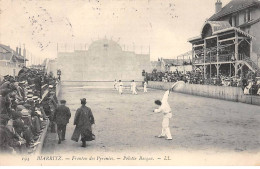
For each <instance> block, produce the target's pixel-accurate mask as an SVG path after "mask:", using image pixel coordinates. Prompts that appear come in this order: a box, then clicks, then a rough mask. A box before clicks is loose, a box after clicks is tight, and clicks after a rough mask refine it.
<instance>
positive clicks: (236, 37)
mask: <svg viewBox="0 0 260 169" xmlns="http://www.w3.org/2000/svg"><path fill="white" fill-rule="evenodd" d="M238 46H239V43H238V34H237V31H235V77H236V76H237V73H238V69H237V61H238V60H239V58H238Z"/></svg>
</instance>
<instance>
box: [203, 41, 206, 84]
mask: <svg viewBox="0 0 260 169" xmlns="http://www.w3.org/2000/svg"><path fill="white" fill-rule="evenodd" d="M203 49H204V58H203V63H204V65H203V66H204V83H205V79H206V54H207V52H206V39H204V48H203Z"/></svg>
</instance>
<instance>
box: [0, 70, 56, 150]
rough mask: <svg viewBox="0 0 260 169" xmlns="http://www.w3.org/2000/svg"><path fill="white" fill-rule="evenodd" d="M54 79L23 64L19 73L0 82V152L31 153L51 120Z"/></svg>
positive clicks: (54, 97) (54, 105)
mask: <svg viewBox="0 0 260 169" xmlns="http://www.w3.org/2000/svg"><path fill="white" fill-rule="evenodd" d="M55 87H56V79H55V78H54V77H53V76H52V75H47V74H44V72H43V71H41V70H39V69H38V70H37V69H29V68H26V67H23V68H22V69H21V70H20V71H19V73H18V76H16V77H13V76H9V75H6V76H4V78H3V79H1V81H0V136H1V137H0V151H1V153H9V154H10V153H11V154H20V153H32V152H33V151H34V150H35V149H36V147H37V144H39V143H40V142H39V141H40V137H41V135H42V133H43V130H44V129H45V128H46V127H47V124H48V121H49V119H50V120H51V119H52V116H53V113H54V110H55V107H56V106H57V98H56V94H55Z"/></svg>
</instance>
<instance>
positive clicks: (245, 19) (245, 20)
mask: <svg viewBox="0 0 260 169" xmlns="http://www.w3.org/2000/svg"><path fill="white" fill-rule="evenodd" d="M246 22H247V11H246V12H245V13H244V23H246Z"/></svg>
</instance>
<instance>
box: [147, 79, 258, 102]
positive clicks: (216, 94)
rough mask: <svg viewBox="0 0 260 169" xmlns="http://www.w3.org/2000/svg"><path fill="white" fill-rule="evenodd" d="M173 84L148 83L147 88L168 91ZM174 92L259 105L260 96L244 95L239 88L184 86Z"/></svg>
mask: <svg viewBox="0 0 260 169" xmlns="http://www.w3.org/2000/svg"><path fill="white" fill-rule="evenodd" d="M173 84H174V82H173V83H171V82H156V81H149V82H148V87H150V88H154V89H160V90H168V89H170V88H171V86H172V85H173ZM175 91H176V92H180V93H184V94H190V95H196V96H203V97H209V98H215V99H222V100H228V101H234V102H241V103H247V104H253V105H260V96H251V95H244V93H243V90H242V89H241V88H239V87H226V86H212V85H199V84H185V85H184V86H178V87H177V88H176V89H175Z"/></svg>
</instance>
